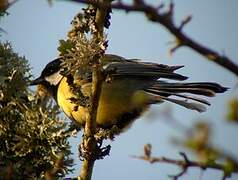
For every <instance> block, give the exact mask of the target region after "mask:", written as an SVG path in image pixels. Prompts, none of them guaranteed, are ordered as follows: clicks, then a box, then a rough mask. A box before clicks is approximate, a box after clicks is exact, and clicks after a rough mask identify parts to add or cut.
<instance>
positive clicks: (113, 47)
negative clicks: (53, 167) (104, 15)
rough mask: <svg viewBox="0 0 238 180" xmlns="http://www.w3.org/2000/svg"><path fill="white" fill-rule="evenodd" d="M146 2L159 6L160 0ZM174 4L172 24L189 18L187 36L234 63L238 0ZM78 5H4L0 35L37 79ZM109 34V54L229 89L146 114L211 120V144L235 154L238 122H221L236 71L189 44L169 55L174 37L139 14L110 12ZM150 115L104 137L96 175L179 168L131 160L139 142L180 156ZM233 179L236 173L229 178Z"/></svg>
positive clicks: (159, 120)
mask: <svg viewBox="0 0 238 180" xmlns="http://www.w3.org/2000/svg"><path fill="white" fill-rule="evenodd" d="M147 2H151V3H154V4H157V2H160V1H155V0H153V1H152V0H151V1H147ZM174 2H175V20H176V22H177V23H179V22H180V21H181V20H182V19H183V17H185V16H187V15H192V17H193V19H192V21H191V22H190V23H189V24H188V25H187V26H186V27H185V29H184V31H185V33H186V34H188V35H190V36H191V37H193V39H195V40H197V41H198V42H200V43H202V44H205V45H206V46H209V47H211V48H213V49H215V50H217V51H218V52H221V53H225V54H226V55H227V56H229V57H230V58H231V59H233V60H234V61H236V62H237V59H238V54H237V42H238V24H237V21H236V20H237V18H238V11H237V7H238V1H236V0H230V1H229V2H228V1H226V0H207V1H205V0H200V1H195V0H190V1H186V0H180V1H174ZM82 7H83V6H82V5H81V4H77V3H71V2H67V1H56V2H54V3H53V6H51V7H50V6H49V5H48V3H47V1H46V0H35V1H32V0H21V1H18V2H17V3H16V4H14V5H13V6H12V7H11V8H10V9H9V13H10V15H9V16H7V17H6V18H4V19H2V21H1V27H2V28H3V29H4V30H5V31H7V34H4V35H3V36H2V37H1V38H2V39H3V40H9V41H10V42H11V43H12V45H13V48H14V49H15V51H16V52H18V53H19V54H20V55H24V56H25V57H26V58H27V59H28V60H29V62H30V64H31V66H32V72H33V74H34V75H35V76H38V75H39V74H40V72H41V70H42V68H43V67H44V66H45V65H46V64H47V63H48V62H49V61H51V60H52V59H53V58H55V57H57V56H58V52H57V47H58V41H59V39H65V38H66V34H67V31H68V30H69V29H70V22H71V20H72V18H73V17H74V15H75V14H76V13H78V11H79V10H80V9H81V8H82ZM107 34H108V40H109V47H108V50H107V53H113V54H117V55H121V56H124V57H126V58H140V59H143V60H145V61H153V62H157V63H164V64H176V65H178V64H179V65H185V67H184V68H183V69H181V70H180V71H179V72H180V73H182V74H184V75H186V76H189V77H190V78H189V80H188V81H212V82H213V81H215V82H218V83H221V84H223V85H224V86H227V87H230V88H231V89H230V90H229V92H227V93H225V94H220V95H218V96H216V97H215V98H212V99H211V100H210V102H211V103H212V106H211V107H209V108H208V111H207V112H205V113H202V114H199V113H197V112H194V111H190V110H187V109H184V108H182V107H177V106H174V105H171V104H163V105H156V106H153V107H152V108H151V109H152V110H151V111H150V112H148V113H151V112H158V111H160V110H162V109H164V108H165V107H167V106H171V107H173V111H174V116H175V117H176V118H177V119H179V120H180V122H181V123H183V124H184V125H186V126H188V127H189V126H191V125H192V124H193V123H194V122H196V121H197V120H198V119H205V120H207V121H208V122H209V123H210V124H212V128H213V131H214V135H213V136H214V142H213V143H214V144H215V145H217V146H219V147H222V148H223V149H226V150H227V151H231V152H233V153H234V154H236V155H237V156H238V153H237V152H238V144H237V143H236V142H234V137H237V136H238V131H237V127H236V126H234V125H233V124H229V123H227V122H225V121H224V119H225V113H226V103H227V100H228V99H231V98H233V97H234V96H237V90H236V89H235V86H236V85H237V79H236V77H235V76H234V75H233V74H231V73H230V72H228V71H227V70H224V69H223V68H221V67H219V66H217V65H215V64H214V63H212V62H209V61H208V60H206V59H204V58H203V57H201V56H200V55H198V54H197V53H195V52H193V51H192V50H190V49H188V48H181V49H179V50H178V51H176V53H175V54H174V55H173V56H172V57H170V56H169V55H168V50H169V48H170V47H171V44H170V43H169V42H171V41H172V40H173V36H171V35H170V34H169V33H168V32H167V31H166V30H165V29H164V28H163V27H162V26H160V25H158V24H154V23H152V22H148V21H147V20H146V18H145V17H144V16H143V15H142V14H140V13H128V14H126V13H124V12H119V11H114V12H113V14H112V21H111V26H110V29H109V30H108V31H107ZM147 117H151V116H144V117H142V118H140V119H138V120H137V121H136V122H135V123H134V124H133V126H132V127H131V128H130V129H129V130H128V131H127V132H125V133H123V134H121V135H120V136H119V137H117V138H116V139H115V141H113V142H109V143H111V144H112V150H111V153H110V156H109V157H106V158H105V159H104V160H100V161H97V162H96V164H95V168H94V174H93V179H114V180H119V179H129V178H130V179H138V180H144V179H150V180H153V179H168V177H167V175H168V174H174V173H176V172H178V169H177V168H176V167H175V166H171V165H165V164H154V165H150V164H148V163H146V162H143V161H140V160H135V159H132V158H131V157H130V156H131V155H139V154H140V153H142V149H143V145H144V144H146V143H152V144H153V147H154V148H153V153H154V155H158V156H167V157H173V158H180V157H179V155H178V153H179V151H181V150H183V149H181V148H178V147H177V146H174V145H173V144H172V143H171V141H170V140H171V139H170V138H171V137H172V136H173V135H178V133H177V131H176V129H174V128H171V127H170V126H168V124H167V123H165V122H164V118H163V117H154V120H153V121H148V118H147ZM80 137H81V136H80V135H79V136H78V138H72V139H71V145H72V147H73V151H74V152H75V163H76V164H80V163H81V162H79V160H77V145H78V144H79V141H80ZM75 168H76V170H75V173H74V174H73V175H70V176H71V177H72V176H76V175H77V174H78V173H79V165H77V166H75ZM199 176H200V170H198V169H191V170H189V172H188V174H187V175H185V176H184V177H183V178H182V179H199ZM221 176H222V174H221V173H220V172H218V171H212V170H207V171H205V172H204V173H203V178H202V179H204V180H205V179H218V178H219V179H220V177H221ZM237 178H238V176H237V175H234V176H233V177H232V178H231V179H237Z"/></svg>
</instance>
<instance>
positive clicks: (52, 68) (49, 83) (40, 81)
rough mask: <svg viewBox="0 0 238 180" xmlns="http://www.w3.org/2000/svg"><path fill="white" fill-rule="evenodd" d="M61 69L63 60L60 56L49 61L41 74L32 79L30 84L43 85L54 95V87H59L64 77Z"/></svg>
mask: <svg viewBox="0 0 238 180" xmlns="http://www.w3.org/2000/svg"><path fill="white" fill-rule="evenodd" d="M60 70H61V60H60V59H59V58H58V59H55V60H53V61H51V62H50V63H48V64H47V65H46V66H45V68H44V69H43V71H42V72H41V75H40V76H39V77H38V78H36V79H34V80H33V81H31V83H30V85H32V86H33V85H42V86H44V87H45V88H46V89H47V90H48V91H49V92H51V93H52V95H53V93H54V92H53V91H54V89H55V88H57V86H58V85H59V83H60V81H61V79H62V78H63V76H62V75H61V74H60Z"/></svg>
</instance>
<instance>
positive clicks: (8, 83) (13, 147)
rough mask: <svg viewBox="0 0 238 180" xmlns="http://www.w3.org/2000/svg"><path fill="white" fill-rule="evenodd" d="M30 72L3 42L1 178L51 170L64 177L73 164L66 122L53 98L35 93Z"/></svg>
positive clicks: (0, 48)
mask: <svg viewBox="0 0 238 180" xmlns="http://www.w3.org/2000/svg"><path fill="white" fill-rule="evenodd" d="M29 71H30V68H29V65H28V62H27V60H26V59H25V58H24V57H19V56H18V54H16V53H14V52H13V51H12V48H11V46H10V44H9V43H5V44H2V43H1V42H0V139H1V141H0V169H1V170H0V177H5V178H9V179H16V178H17V179H18V178H20V179H29V178H30V179H39V178H43V177H44V176H45V174H46V172H47V173H48V174H52V173H51V171H52V169H53V170H54V174H53V175H54V176H55V177H59V176H64V175H65V174H66V173H67V172H68V171H69V170H70V169H69V168H70V166H71V165H72V160H71V158H70V154H71V153H70V146H69V143H68V141H67V139H68V137H69V133H68V132H67V125H66V124H65V122H64V121H62V120H61V119H60V118H59V116H58V114H59V111H58V107H57V106H56V105H54V104H53V103H52V101H51V100H47V99H39V98H37V96H34V95H33V94H32V92H31V91H30V89H29V88H28V85H27V84H28V82H29V79H30V78H31V74H30V73H29ZM62 156H63V158H62ZM59 159H60V160H61V162H60V163H59ZM59 164H60V165H61V166H60V167H58V166H59ZM55 166H57V168H55ZM55 169H57V171H55Z"/></svg>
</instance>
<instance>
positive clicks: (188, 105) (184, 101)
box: [157, 96, 207, 112]
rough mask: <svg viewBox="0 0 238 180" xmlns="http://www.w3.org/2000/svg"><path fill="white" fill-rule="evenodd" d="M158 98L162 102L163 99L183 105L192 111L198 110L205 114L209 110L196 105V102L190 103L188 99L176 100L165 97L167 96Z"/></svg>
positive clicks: (203, 106)
mask: <svg viewBox="0 0 238 180" xmlns="http://www.w3.org/2000/svg"><path fill="white" fill-rule="evenodd" d="M157 98H159V99H160V100H161V99H163V100H166V101H169V102H172V103H175V104H178V105H181V106H183V107H185V108H188V109H191V110H196V111H198V112H204V111H206V110H207V108H206V106H205V105H203V104H200V103H196V102H188V101H187V100H186V99H185V100H180V99H174V98H170V97H165V96H157Z"/></svg>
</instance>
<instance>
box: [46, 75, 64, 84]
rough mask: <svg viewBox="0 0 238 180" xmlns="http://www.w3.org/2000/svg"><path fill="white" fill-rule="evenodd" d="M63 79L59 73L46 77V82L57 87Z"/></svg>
mask: <svg viewBox="0 0 238 180" xmlns="http://www.w3.org/2000/svg"><path fill="white" fill-rule="evenodd" d="M62 78H63V76H62V75H61V74H60V71H58V72H56V73H54V74H52V75H50V76H47V77H45V80H46V81H47V82H49V83H50V84H51V85H54V86H56V85H57V84H58V83H59V82H60V80H61V79H62Z"/></svg>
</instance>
